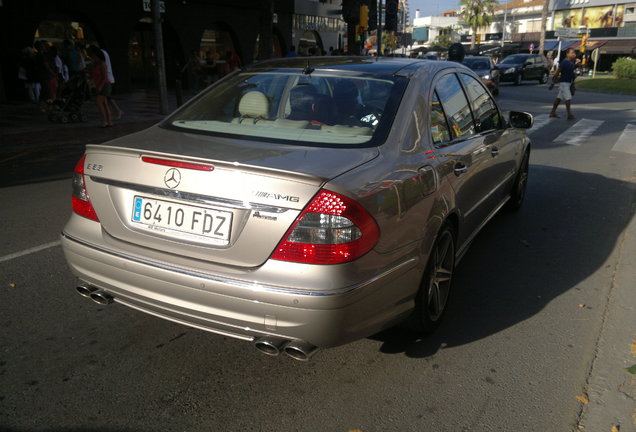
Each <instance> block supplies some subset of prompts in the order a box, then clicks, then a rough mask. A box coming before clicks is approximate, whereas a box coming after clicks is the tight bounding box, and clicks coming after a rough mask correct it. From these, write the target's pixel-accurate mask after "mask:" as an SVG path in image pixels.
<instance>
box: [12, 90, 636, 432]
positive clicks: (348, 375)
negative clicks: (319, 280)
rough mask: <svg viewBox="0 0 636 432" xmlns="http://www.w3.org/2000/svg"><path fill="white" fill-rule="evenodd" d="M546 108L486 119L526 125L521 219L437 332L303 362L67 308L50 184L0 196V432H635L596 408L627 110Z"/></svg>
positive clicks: (635, 104) (605, 390) (624, 284)
mask: <svg viewBox="0 0 636 432" xmlns="http://www.w3.org/2000/svg"><path fill="white" fill-rule="evenodd" d="M554 96H555V93H554V92H553V93H550V92H549V91H548V90H547V88H546V87H545V86H537V85H535V84H525V85H522V86H520V87H513V86H508V85H504V86H502V89H501V95H500V97H499V101H500V103H501V105H502V107H503V108H504V109H505V110H511V109H517V110H524V111H529V112H531V113H533V114H534V115H536V120H537V122H536V126H535V128H534V129H533V130H531V131H530V136H531V138H532V139H533V143H534V149H533V153H532V157H531V171H530V180H529V186H528V195H527V201H526V203H525V205H524V207H523V209H522V210H521V211H520V212H519V213H517V214H501V215H499V216H497V217H496V218H495V219H494V220H493V221H491V223H490V224H489V225H487V227H486V228H485V229H484V231H483V232H482V233H481V234H480V235H479V236H478V237H477V238H476V240H475V242H474V243H473V245H472V246H471V248H470V250H469V252H468V253H467V254H466V256H465V257H464V259H463V260H462V262H461V264H460V266H459V268H458V270H457V273H456V279H455V282H454V293H453V297H452V298H451V302H450V309H449V310H448V314H447V316H446V318H445V322H444V323H443V325H442V326H441V328H440V329H439V331H438V332H437V333H436V334H435V335H433V336H432V337H429V338H426V339H412V338H409V337H408V336H406V335H405V334H403V333H401V332H398V331H387V332H385V333H382V334H379V335H375V336H373V337H371V338H368V339H364V340H360V341H357V342H355V343H352V344H349V345H346V346H342V347H338V348H334V349H329V350H324V351H321V352H319V353H318V354H317V355H316V356H315V357H314V358H313V359H312V361H311V362H309V363H300V362H297V361H294V360H292V359H291V358H288V357H286V356H283V357H277V358H271V357H267V356H264V355H263V354H261V353H259V352H257V351H256V350H255V349H254V348H253V347H252V346H251V345H250V344H247V343H246V342H242V341H238V340H232V339H227V338H225V337H222V336H218V335H214V334H211V333H206V332H203V331H200V330H194V329H190V328H187V327H184V326H180V325H178V324H173V323H170V322H166V321H163V320H160V319H158V318H155V317H152V316H149V315H145V314H142V313H139V312H136V311H134V310H131V309H128V308H126V307H124V306H121V305H117V304H113V305H110V306H108V307H103V306H99V305H96V304H95V303H93V302H91V301H90V300H86V299H84V298H82V297H80V296H79V295H78V294H77V293H76V292H75V290H74V288H73V287H74V278H73V277H72V275H71V274H70V272H69V271H68V269H67V267H66V264H65V261H64V258H63V255H62V251H61V249H60V247H59V245H57V244H56V243H55V242H56V241H57V240H58V234H59V232H60V230H61V228H62V226H63V224H64V222H65V220H66V219H67V217H68V215H69V212H70V210H69V208H70V183H69V181H68V180H60V181H52V182H44V183H37V184H28V185H21V186H13V187H5V188H0V200H1V202H2V203H3V205H2V206H0V220H1V221H2V224H1V225H0V328H1V329H2V330H1V332H0V430H9V431H68V432H70V431H113V432H115V431H117V432H120V431H121V432H123V431H159V430H161V431H252V430H258V431H342V432H346V431H351V430H356V429H359V430H361V431H364V432H372V431H453V432H459V431H572V430H588V431H601V430H607V431H609V430H610V428H611V426H612V424H619V423H620V426H621V428H620V430H621V432H625V431H630V430H632V429H630V427H631V428H634V429H636V426H634V425H633V424H632V425H630V423H631V416H632V414H633V409H634V407H633V401H634V399H633V398H634V396H636V394H635V393H634V392H633V389H632V390H630V388H629V387H628V386H625V387H623V390H624V391H623V394H624V395H625V396H624V397H623V398H622V399H621V396H620V395H618V396H617V395H616V394H615V392H614V393H612V392H611V390H612V387H613V386H614V384H613V381H612V380H613V379H618V380H623V382H625V383H627V385H629V384H630V381H629V375H628V374H627V373H626V372H625V371H624V370H621V368H620V367H618V366H615V363H616V362H617V361H618V362H619V365H620V362H625V361H629V344H630V341H631V337H633V333H634V329H636V323H635V322H634V320H635V317H636V313H634V309H633V305H634V302H635V300H636V298H635V297H636V295H635V294H634V293H630V290H629V289H630V288H633V286H635V285H636V284H635V282H636V272H635V270H634V267H633V264H632V263H633V262H634V253H636V250H635V249H636V248H635V247H634V245H635V240H634V238H635V234H636V225H635V222H634V220H633V214H634V210H635V208H636V142H633V141H636V140H631V141H632V144H631V145H632V146H634V147H630V145H629V142H626V143H624V142H623V141H624V140H622V138H621V137H622V136H623V134H624V133H625V130H626V122H630V121H631V122H633V123H636V101H634V99H633V97H632V98H630V97H622V96H606V95H599V94H592V93H583V92H579V93H578V94H577V95H576V96H575V101H574V104H573V107H574V113H575V115H576V116H577V117H578V120H577V121H567V120H565V119H552V120H549V119H547V117H546V118H544V117H545V115H546V114H547V112H548V110H549V107H550V106H551V102H552V98H553V97H554ZM583 120H586V121H584V122H583V123H582V124H580V125H579V126H577V127H578V129H576V130H575V131H574V132H576V133H573V132H571V133H570V134H567V133H566V136H565V137H561V138H560V139H558V140H557V138H559V136H560V135H561V134H562V133H563V132H566V131H568V130H569V128H570V127H574V126H575V125H576V124H577V123H579V122H580V121H583ZM592 127H594V130H593V131H591V132H590V128H592ZM575 136H576V137H578V138H577V140H575V141H576V142H575V143H573V142H574V141H572V139H571V138H572V137H575ZM629 136H630V135H629V133H628V135H627V137H628V138H629ZM581 137H583V138H584V139H583V138H581ZM568 140H569V141H570V142H569V143H568ZM627 141H629V140H627ZM619 144H620V145H619ZM630 148H631V150H630ZM38 246H42V247H43V249H42V250H37V248H36V247H38ZM34 248H36V249H34ZM616 320H618V321H619V322H618V323H616ZM626 335H627V336H626ZM606 348H607V350H608V352H610V351H609V349H610V348H611V350H612V351H611V352H612V353H613V354H612V355H611V356H607V355H604V353H603V352H604V351H606ZM633 363H636V359H634V361H633ZM631 384H632V385H633V384H634V382H633V379H632V381H631ZM635 387H636V386H635ZM577 396H578V397H579V398H578V399H577ZM612 397H615V398H617V399H616V401H613V402H612V404H611V406H608V405H605V406H604V405H603V404H605V403H606V402H605V401H606V400H609V399H606V398H612ZM630 397H631V398H632V399H631V400H630V399H629V398H630ZM586 398H588V399H589V403H587V404H586V403H584V402H582V401H585V400H586ZM630 404H631V405H630ZM630 407H631V408H630ZM599 408H600V409H601V411H602V413H599V411H598V409H599ZM604 408H606V409H604ZM592 424H594V425H597V424H598V425H599V426H598V428H596V427H592ZM579 426H581V427H579Z"/></svg>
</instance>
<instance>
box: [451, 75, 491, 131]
mask: <svg viewBox="0 0 636 432" xmlns="http://www.w3.org/2000/svg"><path fill="white" fill-rule="evenodd" d="M460 76H461V78H462V81H463V82H464V86H465V87H466V92H467V93H468V97H469V99H470V104H471V107H472V109H473V115H474V116H475V122H476V123H477V131H478V132H486V131H489V130H492V129H498V128H499V127H500V126H501V116H500V115H499V110H498V109H497V105H496V104H495V101H493V100H492V97H490V95H489V94H488V92H487V91H486V89H485V88H484V86H483V85H482V84H481V83H480V82H479V81H477V80H476V79H475V78H473V77H472V76H470V75H467V74H461V75H460Z"/></svg>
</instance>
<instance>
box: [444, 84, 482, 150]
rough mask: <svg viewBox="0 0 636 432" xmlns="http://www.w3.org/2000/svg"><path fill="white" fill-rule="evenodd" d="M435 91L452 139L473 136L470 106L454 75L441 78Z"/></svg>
mask: <svg viewBox="0 0 636 432" xmlns="http://www.w3.org/2000/svg"><path fill="white" fill-rule="evenodd" d="M435 90H436V92H437V95H438V96H439V101H440V102H441V104H442V107H443V109H444V112H445V113H446V117H447V119H448V123H449V125H450V128H451V132H452V136H453V139H456V138H467V137H469V136H471V135H474V134H475V124H474V123H473V117H472V114H471V112H470V106H469V105H468V100H466V95H465V94H464V91H463V90H462V86H461V84H460V83H459V79H458V78H457V76H456V75H455V74H448V75H445V76H443V77H442V78H441V79H440V80H439V81H438V82H437V84H436V86H435Z"/></svg>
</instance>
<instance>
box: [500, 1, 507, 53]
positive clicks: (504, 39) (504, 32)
mask: <svg viewBox="0 0 636 432" xmlns="http://www.w3.org/2000/svg"><path fill="white" fill-rule="evenodd" d="M507 17H508V3H504V19H503V28H502V29H501V48H502V50H503V47H504V42H505V41H506V18H507Z"/></svg>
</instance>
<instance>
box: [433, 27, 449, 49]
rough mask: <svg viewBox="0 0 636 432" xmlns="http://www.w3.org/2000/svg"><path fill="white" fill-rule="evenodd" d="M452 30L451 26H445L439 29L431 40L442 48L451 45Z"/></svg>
mask: <svg viewBox="0 0 636 432" xmlns="http://www.w3.org/2000/svg"><path fill="white" fill-rule="evenodd" d="M452 31H453V27H445V28H443V29H440V32H439V34H438V35H437V37H436V38H435V40H434V41H433V45H438V46H441V47H443V48H448V47H449V46H451V44H452V43H453V40H452V38H451V33H452Z"/></svg>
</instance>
